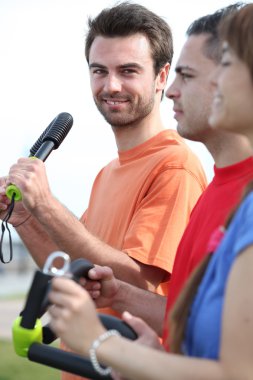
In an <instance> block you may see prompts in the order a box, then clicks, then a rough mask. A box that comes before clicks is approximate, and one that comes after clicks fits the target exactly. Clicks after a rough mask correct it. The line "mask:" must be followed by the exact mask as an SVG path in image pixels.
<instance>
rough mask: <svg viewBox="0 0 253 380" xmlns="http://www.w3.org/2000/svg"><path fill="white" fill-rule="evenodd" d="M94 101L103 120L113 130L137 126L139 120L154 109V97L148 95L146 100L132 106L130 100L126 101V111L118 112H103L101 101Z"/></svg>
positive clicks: (132, 103)
mask: <svg viewBox="0 0 253 380" xmlns="http://www.w3.org/2000/svg"><path fill="white" fill-rule="evenodd" d="M94 100H95V104H96V106H97V109H98V110H99V112H100V113H101V114H102V115H103V117H104V119H105V120H106V121H107V123H108V124H110V125H111V126H112V127H114V128H125V127H127V128H128V127H131V126H135V125H137V124H138V123H139V122H140V121H141V120H143V119H144V118H145V117H147V116H148V115H149V114H150V113H151V111H152V110H153V108H154V102H155V101H154V96H152V95H150V97H149V98H148V99H147V100H144V99H143V98H142V99H141V100H140V102H139V103H138V104H134V102H133V101H132V99H128V101H129V102H128V104H129V107H128V110H125V111H124V112H120V111H117V110H115V111H110V112H107V111H105V109H104V107H103V101H101V100H96V99H94Z"/></svg>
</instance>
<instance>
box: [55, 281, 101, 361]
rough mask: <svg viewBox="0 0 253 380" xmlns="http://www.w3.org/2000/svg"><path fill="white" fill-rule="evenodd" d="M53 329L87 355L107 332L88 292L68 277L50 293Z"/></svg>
mask: <svg viewBox="0 0 253 380" xmlns="http://www.w3.org/2000/svg"><path fill="white" fill-rule="evenodd" d="M49 301H50V302H51V303H52V306H50V308H49V310H48V311H49V314H50V316H51V321H50V326H51V328H52V330H53V331H54V332H55V333H56V335H57V336H59V337H60V338H61V339H62V340H63V342H64V343H65V344H66V345H67V346H68V347H69V348H70V349H71V350H73V351H75V352H77V353H79V354H81V355H86V356H87V354H88V351H89V348H90V347H91V344H92V342H93V341H94V340H95V339H97V338H98V336H99V335H101V334H103V333H104V332H105V329H104V327H103V326H102V324H101V323H100V321H99V319H98V317H97V312H96V309H95V305H94V303H93V301H92V299H91V298H90V296H89V294H88V292H87V291H86V290H84V289H83V288H82V287H81V286H80V285H78V284H77V283H75V282H74V281H73V280H71V279H68V278H63V277H61V278H57V277H56V278H54V279H53V280H52V288H51V291H50V293H49Z"/></svg>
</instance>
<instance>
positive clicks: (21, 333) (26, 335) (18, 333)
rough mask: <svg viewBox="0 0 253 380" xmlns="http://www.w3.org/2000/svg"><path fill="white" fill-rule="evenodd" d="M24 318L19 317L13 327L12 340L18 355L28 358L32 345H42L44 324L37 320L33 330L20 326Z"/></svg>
mask: <svg viewBox="0 0 253 380" xmlns="http://www.w3.org/2000/svg"><path fill="white" fill-rule="evenodd" d="M21 320H22V316H20V317H18V318H17V319H16V320H15V321H14V323H13V325H12V340H13V345H14V349H15V352H16V354H17V355H19V356H23V357H27V355H28V350H29V347H30V346H31V344H32V343H35V342H36V343H42V323H41V321H40V319H37V321H36V324H35V327H34V328H33V329H31V330H30V329H25V328H24V327H21V326H20V323H21Z"/></svg>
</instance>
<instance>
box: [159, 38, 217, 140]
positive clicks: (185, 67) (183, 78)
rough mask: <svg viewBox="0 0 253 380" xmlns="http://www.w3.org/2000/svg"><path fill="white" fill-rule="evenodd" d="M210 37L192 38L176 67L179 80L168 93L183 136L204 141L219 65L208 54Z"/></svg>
mask: <svg viewBox="0 0 253 380" xmlns="http://www.w3.org/2000/svg"><path fill="white" fill-rule="evenodd" d="M208 37H209V36H208V35H207V34H200V35H192V36H190V37H189V38H188V39H187V41H186V43H185V45H184V47H183V49H182V51H181V54H180V57H179V59H178V62H177V64H176V77H175V80H174V81H173V83H172V84H171V85H170V87H169V88H168V90H167V92H166V96H167V97H169V98H170V99H172V100H173V102H174V108H173V110H174V112H175V115H174V117H175V119H176V120H177V122H178V126H177V129H178V132H179V134H180V135H181V136H182V137H185V138H188V139H190V140H195V141H202V142H204V140H205V136H206V134H207V133H208V132H209V131H210V127H209V125H208V117H209V114H210V110H211V104H212V98H213V94H212V93H213V88H212V84H211V75H212V72H213V71H214V70H215V69H216V68H217V65H216V63H215V62H214V61H213V60H211V59H209V58H208V57H207V56H206V55H205V53H204V52H205V49H204V47H205V42H206V39H207V38H208Z"/></svg>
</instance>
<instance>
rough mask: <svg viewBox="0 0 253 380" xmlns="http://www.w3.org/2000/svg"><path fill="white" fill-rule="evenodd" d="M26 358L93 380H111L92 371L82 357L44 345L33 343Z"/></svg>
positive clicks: (90, 365) (86, 360)
mask: <svg viewBox="0 0 253 380" xmlns="http://www.w3.org/2000/svg"><path fill="white" fill-rule="evenodd" d="M27 356H28V359H29V360H31V361H33V362H36V363H40V364H45V365H47V366H49V367H52V368H56V369H59V370H61V371H65V372H70V373H73V374H75V375H78V376H83V377H86V378H89V379H93V380H102V379H104V380H112V378H111V376H101V375H99V373H97V372H96V371H95V370H94V368H93V366H92V364H91V362H90V361H89V360H88V359H85V358H84V357H83V356H80V355H77V354H73V353H72V352H67V351H63V350H60V349H59V348H55V347H52V346H47V345H45V344H40V343H33V344H32V345H31V346H30V348H29V350H28V355H27Z"/></svg>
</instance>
